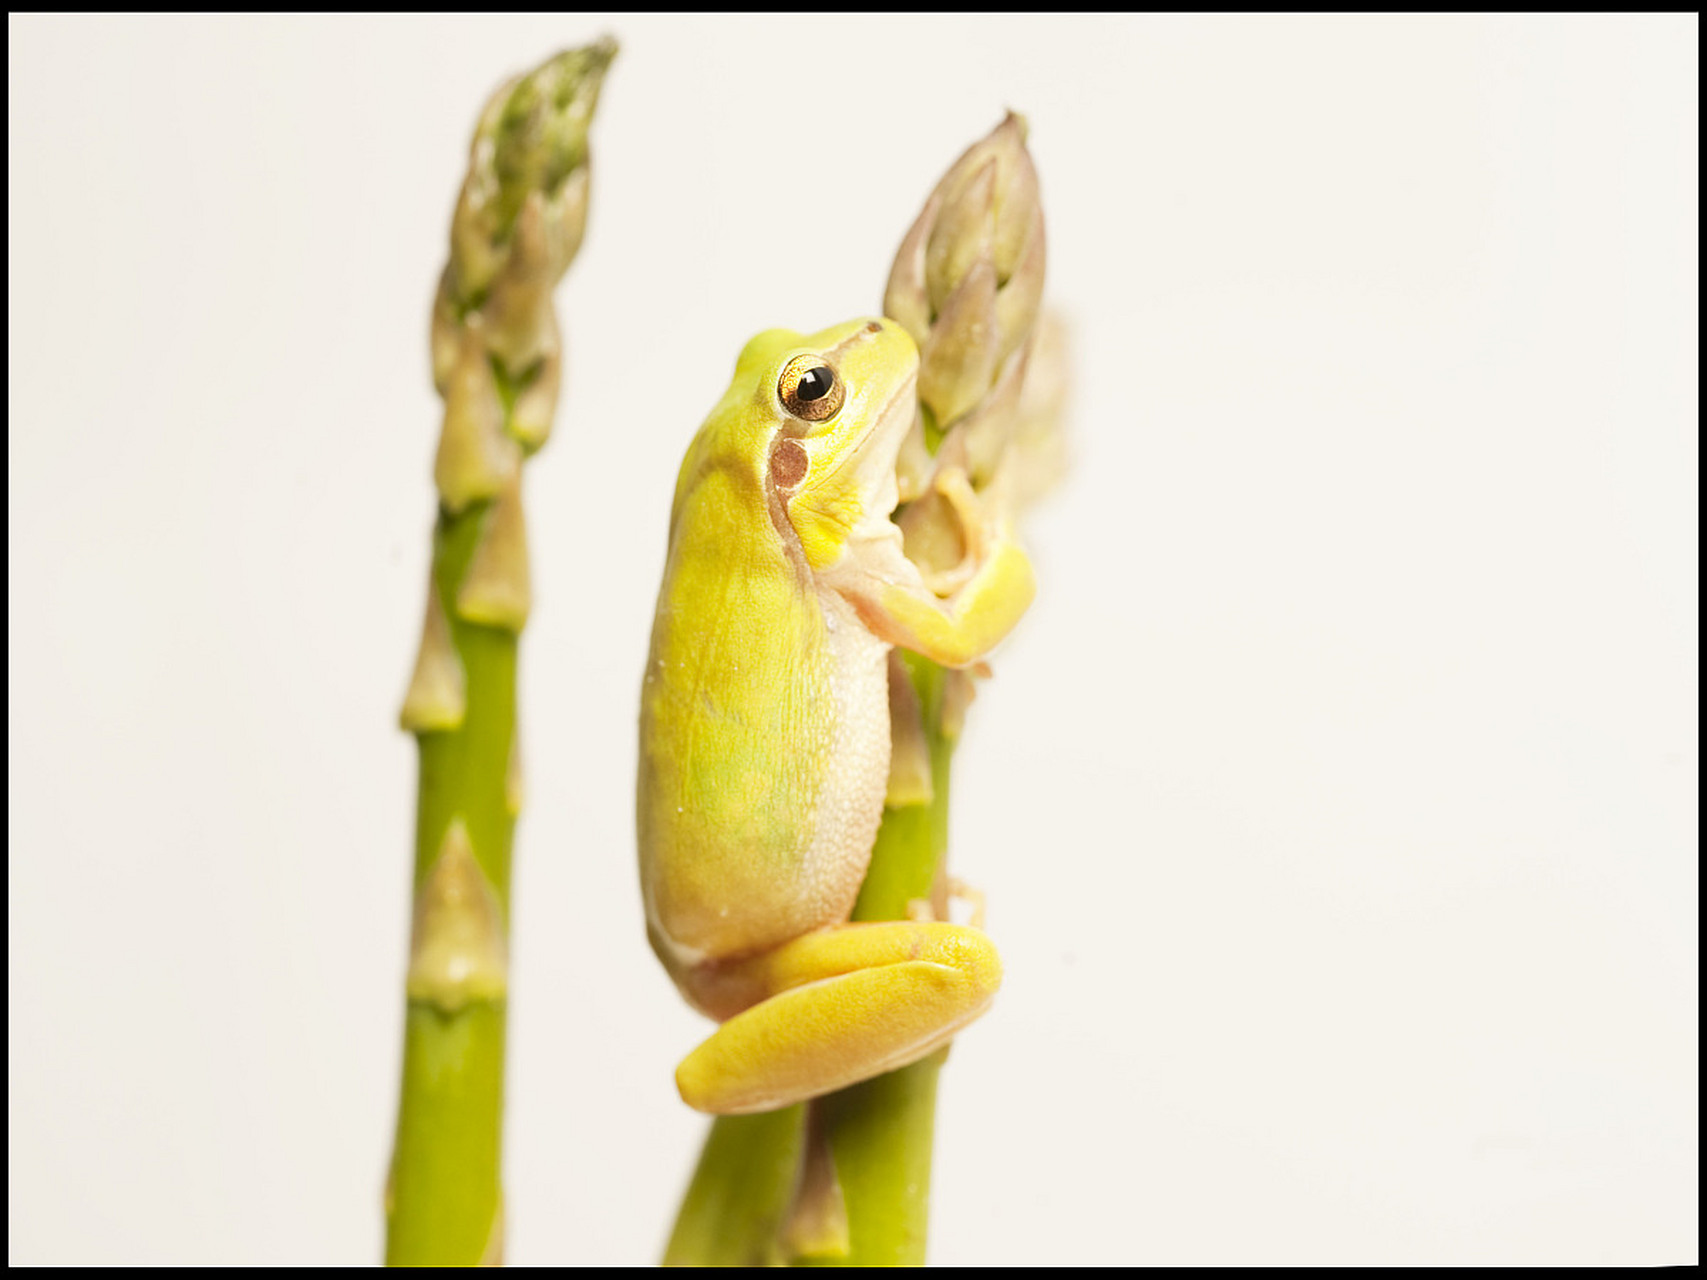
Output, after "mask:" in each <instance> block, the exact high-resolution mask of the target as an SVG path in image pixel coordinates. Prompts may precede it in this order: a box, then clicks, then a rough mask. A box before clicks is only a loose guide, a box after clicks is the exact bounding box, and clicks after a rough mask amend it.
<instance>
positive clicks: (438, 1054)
mask: <svg viewBox="0 0 1707 1280" xmlns="http://www.w3.org/2000/svg"><path fill="white" fill-rule="evenodd" d="M615 53H616V45H615V43H614V42H613V41H611V40H609V39H604V40H601V41H599V42H597V43H595V44H592V45H589V46H587V47H586V48H582V49H572V50H567V51H565V52H563V53H559V54H557V55H556V56H555V57H553V58H551V59H550V60H548V61H547V62H545V63H544V64H543V65H541V66H540V67H538V68H537V69H535V70H534V71H531V72H529V73H528V74H526V75H524V76H520V77H517V78H516V79H513V80H511V81H509V82H508V83H506V84H505V85H504V86H502V87H501V88H500V89H499V90H498V91H497V92H496V93H495V94H494V95H493V96H492V98H491V99H490V100H489V101H488V103H487V104H486V107H485V109H484V110H483V111H482V113H481V116H480V121H479V124H478V125H477V127H476V129H475V133H474V140H473V144H472V146H471V148H470V158H469V167H468V173H467V176H466V178H465V179H464V182H463V186H462V191H461V194H460V196H459V197H458V200H457V204H456V209H455V213H454V214H453V216H452V220H451V235H450V257H449V261H448V262H447V264H446V266H445V269H444V272H443V275H442V276H441V278H440V282H439V288H438V294H437V297H436V298H435V300H434V304H433V317H432V365H433V381H434V385H435V386H436V388H437V389H438V392H439V394H440V396H441V397H442V398H443V400H444V420H443V427H442V430H441V432H440V436H439V444H438V451H437V455H436V457H435V460H434V464H433V479H434V483H435V486H436V488H437V490H438V499H439V510H438V518H437V521H436V523H435V526H434V530H433V557H432V570H431V573H430V576H429V578H428V584H427V606H426V618H425V621H424V623H423V625H422V633H421V645H420V650H419V653H418V656H417V658H416V661H415V667H414V673H413V675H412V677H411V679H410V681H409V687H408V691H407V692H406V693H405V695H404V699H403V707H402V712H401V714H400V717H399V718H400V720H401V722H402V726H403V728H404V729H406V730H408V731H409V732H411V733H413V734H415V736H416V739H417V741H418V744H419V749H420V789H419V795H418V799H417V807H416V828H415V870H414V880H413V894H414V909H413V922H412V928H411V938H410V951H409V964H408V973H407V979H406V984H405V985H406V994H407V1005H406V1009H405V1015H404V1042H403V1084H402V1094H401V1101H400V1105H399V1108H398V1117H397V1133H396V1143H395V1146H394V1148H393V1153H392V1160H391V1169H390V1175H389V1177H388V1179H387V1183H386V1192H385V1217H386V1249H385V1260H386V1263H387V1264H388V1265H394V1266H395V1265H472V1264H476V1263H487V1264H494V1263H498V1262H501V1261H502V1254H503V1234H504V1232H503V1199H502V1192H501V1189H500V1179H499V1173H500V1152H501V1136H502V1135H501V1130H502V1121H503V1075H504V1036H505V1003H506V995H507V989H508V952H509V918H510V850H511V837H512V834H513V831H514V826H515V820H516V815H517V813H518V812H519V810H520V808H521V800H522V777H521V764H520V753H519V750H518V742H517V736H516V650H517V642H518V639H519V636H520V633H521V630H522V627H523V625H524V624H525V623H526V621H527V616H528V610H529V606H530V603H531V588H530V582H529V572H528V554H527V530H526V523H525V520H524V515H523V508H522V485H521V472H522V464H523V463H524V462H525V461H526V459H527V458H528V457H530V456H531V455H532V454H533V453H534V452H535V451H536V450H538V449H539V448H540V446H542V445H543V444H544V443H545V441H546V438H547V437H548V436H549V434H550V431H551V426H552V420H553V417H554V414H555V411H556V402H557V390H558V383H559V380H560V376H561V360H562V355H561V342H560V338H559V334H558V327H557V319H556V315H555V313H554V311H553V307H552V300H551V295H552V290H553V288H554V286H555V285H556V283H557V281H558V280H559V279H560V278H561V277H562V275H563V273H564V271H565V270H567V268H568V266H569V263H570V262H571V260H573V258H574V256H575V253H576V250H577V249H578V248H579V247H580V242H581V236H582V232H583V230H584V228H585V225H586V211H587V191H588V172H589V171H588V160H587V132H588V126H589V125H590V123H591V120H592V116H593V111H594V108H595V106H596V105H597V103H598V96H599V89H600V86H601V84H602V82H603V78H604V74H605V71H606V69H607V68H608V67H609V65H610V62H611V59H612V58H613V57H614V56H615Z"/></svg>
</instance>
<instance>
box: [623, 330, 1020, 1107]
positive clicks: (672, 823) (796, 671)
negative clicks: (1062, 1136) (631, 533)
mask: <svg viewBox="0 0 1707 1280" xmlns="http://www.w3.org/2000/svg"><path fill="white" fill-rule="evenodd" d="M917 369H918V352H917V350H916V348H915V347H914V345H913V340H912V339H911V338H910V337H908V335H907V333H906V331H905V330H903V329H902V328H901V327H900V326H899V325H898V324H895V323H893V322H891V321H887V320H854V321H850V322H848V323H846V324H842V325H838V326H836V327H835V328H832V329H826V330H825V331H824V332H822V333H818V334H814V335H812V336H810V337H807V336H804V335H802V334H798V333H793V332H790V331H787V330H782V329H773V330H770V331H768V332H765V333H761V334H760V335H758V336H757V337H756V338H754V339H753V340H752V341H751V342H749V343H748V344H747V346H746V348H745V349H744V350H743V351H742V352H741V355H740V358H739V360H738V361H737V362H736V366H735V376H734V379H733V381H732V382H731V383H730V384H729V389H728V391H726V392H725V393H724V395H723V398H722V399H721V400H720V401H718V403H717V406H716V408H714V409H713V410H712V411H711V415H710V417H708V418H707V419H706V420H705V423H704V425H703V426H702V427H701V428H700V430H699V433H698V434H697V435H696V436H695V437H694V440H693V443H692V445H691V446H690V447H689V449H688V452H687V457H686V458H685V459H684V460H683V462H682V467H681V472H680V474H679V476H678V477H677V480H676V494H675V501H674V504H673V506H672V508H671V512H670V535H669V552H668V557H667V560H666V564H665V569H664V581H663V585H662V587H661V588H660V590H659V593H658V608H657V615H656V619H655V621H654V623H653V629H652V648H651V653H650V654H649V656H648V659H647V665H646V676H645V682H644V687H643V689H642V693H641V710H640V777H639V805H638V808H639V813H638V829H639V845H640V879H641V885H642V890H643V893H644V897H645V903H646V917H647V932H648V935H649V937H650V939H651V942H652V947H653V949H654V950H655V951H656V952H657V954H658V957H659V959H661V960H662V961H663V963H664V967H665V968H666V969H667V970H668V971H669V973H670V976H671V977H672V978H673V979H674V980H675V983H676V985H677V987H678V988H679V989H680V990H681V992H682V994H683V996H684V997H685V998H686V999H687V1001H688V1002H689V1003H690V1004H691V1005H693V1006H694V1007H695V1008H697V1009H699V1010H700V1011H701V1012H703V1013H705V1014H707V1015H709V1016H710V1017H712V1018H715V1019H717V1020H719V1021H720V1022H721V1026H720V1027H719V1028H718V1029H717V1030H716V1031H715V1032H714V1033H713V1034H712V1035H711V1036H710V1037H709V1038H708V1039H707V1040H706V1041H705V1042H704V1043H702V1044H701V1045H700V1046H699V1047H698V1048H697V1049H695V1050H694V1051H693V1052H692V1053H690V1054H689V1055H688V1056H687V1057H686V1058H685V1059H684V1060H683V1061H682V1063H681V1064H680V1066H679V1067H678V1068H677V1071H676V1084H677V1087H678V1089H679V1090H680V1092H681V1095H682V1098H683V1099H684V1100H685V1101H686V1102H687V1103H688V1104H689V1105H690V1106H692V1107H695V1108H697V1109H698V1110H701V1111H708V1112H713V1113H717V1114H740V1113H745V1112H752V1111H768V1110H771V1109H773V1108H776V1107H782V1106H786V1105H788V1104H790V1103H793V1102H798V1101H800V1100H802V1099H805V1098H810V1097H815V1096H817V1095H819V1094H823V1093H828V1092H830V1091H832V1090H835V1089H839V1088H842V1087H844V1086H846V1085H849V1084H853V1083H855V1082H857V1081H860V1080H864V1079H866V1078H868V1077H871V1076H874V1075H877V1074H879V1073H881V1072H884V1071H889V1070H892V1069H894V1068H896V1067H901V1066H905V1065H906V1064H907V1063H910V1062H913V1061H916V1060H917V1059H919V1058H922V1057H924V1056H925V1055H926V1054H928V1053H930V1052H932V1051H933V1050H935V1049H936V1048H938V1047H940V1046H941V1045H944V1044H946V1043H947V1042H948V1041H949V1040H950V1039H951V1038H952V1037H953V1036H954V1034H955V1033H956V1032H957V1031H958V1030H960V1029H961V1028H962V1027H964V1026H965V1025H966V1024H967V1023H969V1022H971V1021H972V1020H973V1019H974V1018H976V1017H977V1016H978V1015H979V1014H981V1013H982V1012H983V1011H984V1010H985V1009H986V1008H987V1007H988V1006H989V1004H990V1001H991V999H992V998H993V997H994V995H995V991H996V987H997V986H998V984H999V983H1000V981H1001V962H1000V960H999V959H998V958H997V955H996V951H995V948H994V946H993V945H992V944H991V942H990V940H989V938H988V937H986V936H985V934H984V933H983V931H982V930H980V929H976V928H971V927H968V926H964V925H957V924H953V923H948V922H934V921H929V920H925V921H898V922H895V923H873V924H851V923H849V922H848V915H849V912H850V911H851V910H852V908H853V904H854V900H855V898H856V897H857V896H858V893H859V888H860V883H861V881H862V880H863V878H864V876H865V872H866V867H867V865H868V863H869V862H870V859H871V850H872V844H873V841H874V839H875V836H876V832H877V826H878V823H879V821H880V820H881V817H882V812H883V800H884V793H885V789H886V786H887V782H888V776H889V756H890V727H889V697H888V654H889V650H890V648H891V646H895V645H899V646H903V647H905V648H907V649H911V650H913V651H915V652H917V653H921V654H924V655H925V656H926V657H929V658H931V659H933V660H934V661H936V662H939V663H942V664H944V665H946V666H965V665H968V664H970V663H972V662H975V661H976V660H977V659H978V658H979V657H981V656H982V655H983V654H984V653H986V652H987V651H988V650H989V649H990V648H991V647H992V646H993V645H995V644H996V642H997V641H999V640H1000V639H1002V637H1003V636H1005V635H1006V634H1007V633H1008V631H1009V630H1010V629H1011V628H1012V627H1013V625H1014V623H1015V622H1017V621H1018V620H1019V617H1020V615H1021V614H1022V613H1024V612H1025V609H1026V606H1027V605H1028V604H1030V602H1031V597H1032V592H1033V578H1032V572H1031V565H1030V562H1029V561H1028V560H1027V559H1026V556H1025V553H1024V552H1023V551H1021V550H1020V548H1019V546H1018V545H1017V544H1016V543H1014V542H1012V541H1011V540H1009V539H1008V537H1007V535H1006V534H1005V532H1004V531H1002V530H1001V529H998V528H994V527H988V528H982V529H974V530H972V531H971V532H970V533H969V535H968V548H969V551H971V552H972V554H974V555H975V556H976V558H977V561H978V566H979V567H978V568H977V571H976V572H975V573H974V574H973V575H972V576H971V577H970V579H969V580H968V581H967V582H966V583H965V584H964V585H963V586H962V587H961V588H960V589H959V590H958V591H957V592H956V593H955V594H954V595H953V596H951V597H950V598H948V599H946V600H943V599H939V598H938V597H937V596H936V595H934V594H933V593H932V592H931V591H930V590H929V589H928V588H927V587H926V585H925V583H924V581H923V580H922V579H921V577H920V575H919V571H918V570H917V568H915V567H914V565H913V563H912V562H911V561H909V560H908V559H907V557H906V556H905V555H904V554H903V553H902V546H901V534H900V531H899V529H898V528H897V527H896V526H895V524H894V523H893V522H892V521H891V520H890V518H889V516H890V512H891V511H892V510H893V509H894V507H895V504H896V479H895V462H896V455H897V453H898V451H899V450H900V448H901V444H902V441H903V440H904V438H905V437H906V434H907V432H908V430H909V429H910V428H911V426H912V423H913V417H914V412H915V404H916V398H915V389H914V382H915V377H916V373H917Z"/></svg>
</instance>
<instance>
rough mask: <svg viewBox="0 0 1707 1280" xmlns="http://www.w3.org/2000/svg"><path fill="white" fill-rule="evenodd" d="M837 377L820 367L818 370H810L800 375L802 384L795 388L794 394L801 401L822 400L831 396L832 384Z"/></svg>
mask: <svg viewBox="0 0 1707 1280" xmlns="http://www.w3.org/2000/svg"><path fill="white" fill-rule="evenodd" d="M834 380H835V375H834V374H833V373H831V372H830V371H829V370H828V369H826V368H824V367H823V366H822V365H819V366H818V368H816V369H808V370H807V371H806V372H805V373H803V374H801V375H800V382H799V383H798V384H797V385H796V386H795V388H794V394H795V395H796V396H798V397H799V398H800V399H801V400H806V401H811V400H822V399H823V398H824V397H825V396H827V395H829V394H830V384H831V383H832V382H833V381H834Z"/></svg>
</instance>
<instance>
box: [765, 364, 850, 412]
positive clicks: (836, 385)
mask: <svg viewBox="0 0 1707 1280" xmlns="http://www.w3.org/2000/svg"><path fill="white" fill-rule="evenodd" d="M776 394H777V399H779V400H781V401H782V407H783V408H784V409H787V410H788V411H789V412H790V413H791V414H793V415H794V416H795V417H797V418H804V419H805V420H806V421H807V422H824V421H827V420H828V419H830V418H833V417H835V416H836V414H837V412H838V411H840V409H841V407H842V401H843V400H845V399H847V395H848V390H847V387H846V386H845V385H844V384H843V383H842V379H841V376H840V375H839V374H838V373H837V372H836V371H835V370H834V369H833V368H831V367H830V366H829V365H828V364H826V363H824V358H823V357H822V356H795V357H794V359H792V360H790V361H789V362H788V363H787V364H786V365H784V366H783V370H782V377H780V378H778V379H777V382H776Z"/></svg>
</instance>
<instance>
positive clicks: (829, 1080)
mask: <svg viewBox="0 0 1707 1280" xmlns="http://www.w3.org/2000/svg"><path fill="white" fill-rule="evenodd" d="M740 968H741V969H742V970H743V971H750V973H749V972H744V973H743V974H742V976H743V977H744V978H750V979H751V980H753V981H754V982H755V983H757V984H759V985H761V986H762V987H763V988H764V989H766V990H768V991H770V992H772V993H773V994H771V995H770V996H769V998H767V999H765V1000H762V1001H760V1002H759V1003H758V1004H755V1005H753V1006H752V1007H751V1008H749V1009H746V1010H744V1011H743V1012H741V1013H738V1014H736V1015H735V1016H734V1017H732V1018H730V1019H729V1020H728V1021H727V1022H725V1023H724V1024H723V1025H722V1026H721V1027H719V1028H718V1029H717V1030H716V1031H715V1032H714V1033H712V1035H711V1036H710V1038H709V1039H707V1040H706V1041H705V1042H704V1043H703V1044H701V1045H700V1046H699V1048H697V1049H695V1050H694V1051H693V1052H692V1053H690V1054H689V1055H688V1056H687V1057H686V1058H684V1059H683V1060H682V1063H681V1065H680V1066H679V1067H677V1068H676V1087H677V1088H678V1089H680V1090H681V1095H682V1099H683V1101H685V1102H686V1103H687V1104H688V1105H689V1106H690V1107H693V1108H695V1109H696V1110H699V1111H709V1112H712V1113H713V1114H716V1115H740V1114H744V1113H746V1112H750V1111H770V1110H773V1109H774V1108H776V1107H785V1106H788V1105H789V1104H790V1103H794V1102H799V1101H801V1100H802V1099H805V1098H813V1097H817V1096H818V1095H820V1094H824V1093H830V1092H832V1091H833V1090H836V1089H841V1088H845V1087H846V1086H847V1085H850V1084H856V1083H858V1082H859V1081H861V1080H867V1079H869V1078H871V1077H872V1076H875V1075H881V1074H882V1073H883V1072H885V1071H893V1070H894V1069H895V1068H897V1067H904V1066H906V1065H907V1064H908V1063H909V1062H917V1061H918V1060H919V1059H920V1058H922V1057H924V1056H925V1055H926V1054H928V1053H931V1052H933V1051H934V1050H936V1049H938V1048H940V1047H941V1046H943V1045H945V1044H947V1043H948V1042H949V1041H950V1040H951V1039H953V1038H954V1035H955V1033H956V1032H958V1031H959V1030H960V1029H961V1028H962V1027H964V1026H966V1024H967V1023H969V1022H971V1021H972V1020H973V1019H974V1018H976V1017H978V1015H979V1014H981V1013H983V1012H984V1010H985V1009H987V1008H988V1007H989V1005H990V1001H991V1000H992V999H993V998H994V996H995V994H996V988H997V987H998V986H1000V985H1001V980H1002V964H1001V960H1000V959H999V958H998V957H997V955H996V948H995V946H994V944H993V943H991V941H990V939H989V938H988V937H986V936H985V934H984V932H983V931H982V930H980V929H972V928H968V927H966V926H964V925H957V924H938V923H918V922H912V921H898V922H895V923H886V924H847V925H840V926H837V927H835V928H831V929H821V930H819V931H818V932H816V933H809V934H807V935H805V936H804V937H801V938H796V939H794V940H793V941H792V942H788V943H785V944H783V945H782V946H781V947H778V948H777V949H776V950H775V951H771V952H767V953H766V954H764V955H761V956H755V957H753V958H751V959H749V960H746V961H742V962H741V964H740Z"/></svg>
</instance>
